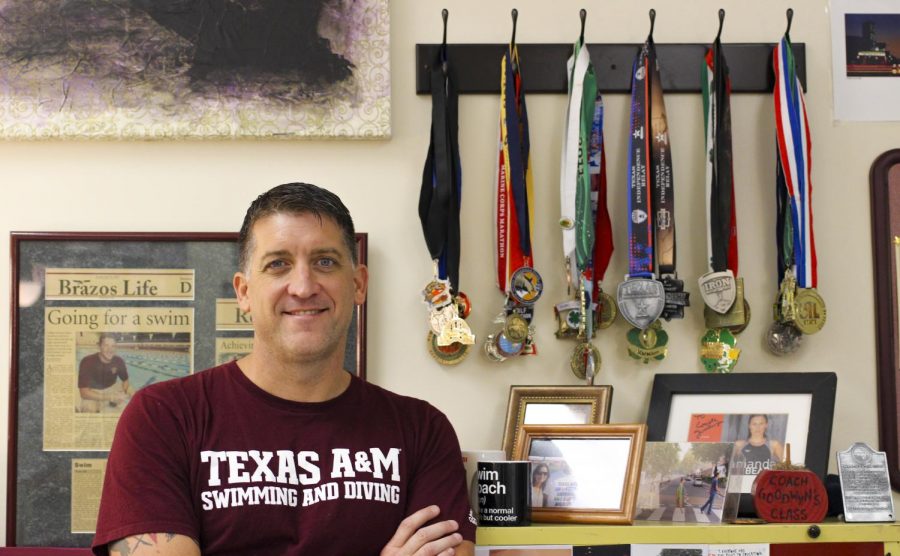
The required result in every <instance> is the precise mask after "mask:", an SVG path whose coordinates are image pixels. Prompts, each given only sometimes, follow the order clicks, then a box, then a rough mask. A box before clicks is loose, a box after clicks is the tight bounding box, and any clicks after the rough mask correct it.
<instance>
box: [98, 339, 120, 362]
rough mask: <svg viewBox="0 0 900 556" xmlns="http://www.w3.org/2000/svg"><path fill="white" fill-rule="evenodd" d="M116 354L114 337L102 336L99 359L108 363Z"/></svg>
mask: <svg viewBox="0 0 900 556" xmlns="http://www.w3.org/2000/svg"><path fill="white" fill-rule="evenodd" d="M115 355H116V340H115V338H103V340H101V341H100V359H101V360H102V361H103V362H104V363H109V362H110V361H112V358H113V357H115Z"/></svg>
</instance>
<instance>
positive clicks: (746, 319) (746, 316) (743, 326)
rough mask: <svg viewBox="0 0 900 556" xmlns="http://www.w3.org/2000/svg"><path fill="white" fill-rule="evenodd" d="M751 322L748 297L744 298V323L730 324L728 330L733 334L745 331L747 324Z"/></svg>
mask: <svg viewBox="0 0 900 556" xmlns="http://www.w3.org/2000/svg"><path fill="white" fill-rule="evenodd" d="M749 324H750V303H748V302H747V298H746V297H745V298H744V323H743V324H738V325H736V326H729V327H728V330H730V331H731V333H732V334H740V333H741V332H743V331H744V330H745V329H746V328H747V326H748V325H749Z"/></svg>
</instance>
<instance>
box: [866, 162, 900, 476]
mask: <svg viewBox="0 0 900 556" xmlns="http://www.w3.org/2000/svg"><path fill="white" fill-rule="evenodd" d="M869 185H870V187H871V195H870V200H871V203H872V205H871V206H872V264H873V266H874V269H873V270H874V272H873V276H874V280H875V299H874V302H875V323H876V327H875V332H876V336H875V338H876V354H875V355H876V363H877V365H878V441H879V444H880V449H881V450H882V451H884V452H885V453H886V454H887V460H888V471H889V473H890V476H891V486H892V487H893V488H894V490H900V398H898V392H897V388H898V386H900V341H898V339H900V320H898V313H900V305H898V302H900V296H898V290H897V277H898V274H897V273H898V269H897V256H898V252H900V149H892V150H890V151H887V152H885V153H882V154H881V155H880V156H879V157H878V158H876V159H875V162H874V163H873V164H872V169H871V171H870V173H869Z"/></svg>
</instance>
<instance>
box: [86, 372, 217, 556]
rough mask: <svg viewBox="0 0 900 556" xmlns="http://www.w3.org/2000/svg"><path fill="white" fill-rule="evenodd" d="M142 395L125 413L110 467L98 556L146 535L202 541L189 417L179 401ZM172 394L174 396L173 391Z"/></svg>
mask: <svg viewBox="0 0 900 556" xmlns="http://www.w3.org/2000/svg"><path fill="white" fill-rule="evenodd" d="M151 390H153V387H150V388H149V389H145V390H141V391H139V392H138V393H137V394H136V395H135V396H134V398H133V399H132V400H131V402H130V403H129V404H128V406H127V407H126V408H125V411H124V412H123V413H122V416H121V417H120V419H119V423H118V426H117V427H116V433H115V436H114V438H113V444H112V448H111V450H110V452H109V460H108V462H107V467H106V477H105V479H104V483H103V495H102V498H101V500H100V513H99V516H98V519H97V532H96V535H95V536H94V541H93V545H92V546H93V551H94V554H102V555H106V554H108V551H107V547H106V545H107V544H108V543H110V542H114V541H117V540H119V539H122V538H125V537H129V536H132V535H138V534H141V533H175V534H179V535H185V536H189V537H191V538H193V539H198V538H199V525H198V520H197V517H196V515H195V512H194V508H193V502H192V496H191V488H190V480H189V476H190V470H189V468H190V462H189V460H188V455H187V454H188V453H189V452H188V447H187V441H186V434H185V431H186V419H187V418H186V417H185V414H184V413H183V412H179V411H178V410H177V409H176V407H174V406H175V404H174V403H173V400H166V399H162V398H160V397H158V396H157V395H155V394H154V393H152V392H150V391H151ZM169 391H170V392H171V390H169Z"/></svg>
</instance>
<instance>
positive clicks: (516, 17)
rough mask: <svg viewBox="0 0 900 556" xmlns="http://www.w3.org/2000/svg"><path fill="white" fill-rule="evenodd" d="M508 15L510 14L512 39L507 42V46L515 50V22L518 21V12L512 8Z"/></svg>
mask: <svg viewBox="0 0 900 556" xmlns="http://www.w3.org/2000/svg"><path fill="white" fill-rule="evenodd" d="M510 13H511V14H512V22H513V31H512V38H511V39H510V40H509V44H510V45H511V46H512V47H513V48H515V46H516V22H517V21H518V20H519V10H517V9H515V8H513V9H512V12H510Z"/></svg>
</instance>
